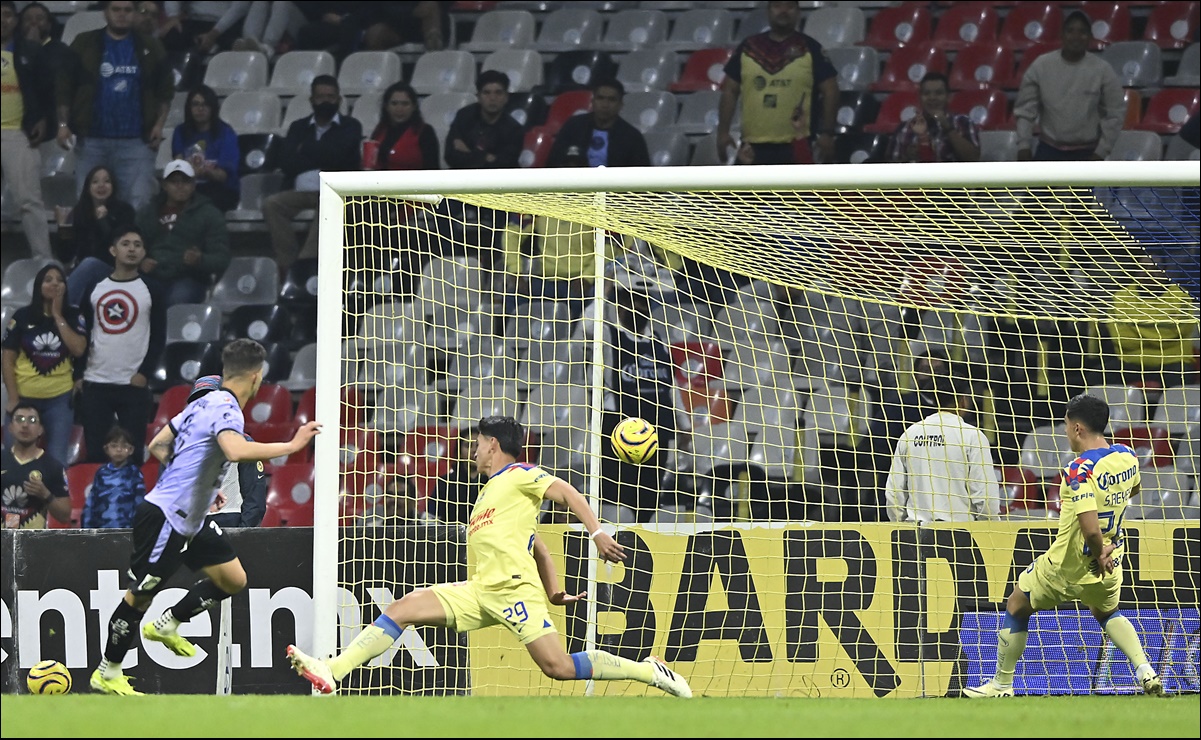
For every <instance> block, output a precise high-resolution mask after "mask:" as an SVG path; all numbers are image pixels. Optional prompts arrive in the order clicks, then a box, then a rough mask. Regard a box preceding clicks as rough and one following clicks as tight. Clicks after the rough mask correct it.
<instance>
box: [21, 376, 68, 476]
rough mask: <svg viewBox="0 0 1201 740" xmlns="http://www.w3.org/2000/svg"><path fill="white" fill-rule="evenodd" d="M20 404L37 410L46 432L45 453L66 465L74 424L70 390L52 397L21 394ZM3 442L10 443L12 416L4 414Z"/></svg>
mask: <svg viewBox="0 0 1201 740" xmlns="http://www.w3.org/2000/svg"><path fill="white" fill-rule="evenodd" d="M21 404H22V405H29V406H32V407H34V408H35V409H37V410H38V415H39V416H40V417H41V419H42V429H43V430H44V431H45V434H46V454H48V455H50V457H53V458H54V459H55V460H57V461H58V462H60V463H62V464H63V467H67V450H68V448H69V447H70V445H71V427H73V426H74V425H75V411H74V409H72V408H71V392H70V391H68V392H66V393H64V394H62V395H61V396H55V397H53V398H29V397H28V396H21ZM4 421H5V422H6V423H5V425H4V443H5V444H6V445H11V444H12V439H11V438H10V437H9V434H8V423H7V422H10V421H12V416H11V415H9V414H5V419H4Z"/></svg>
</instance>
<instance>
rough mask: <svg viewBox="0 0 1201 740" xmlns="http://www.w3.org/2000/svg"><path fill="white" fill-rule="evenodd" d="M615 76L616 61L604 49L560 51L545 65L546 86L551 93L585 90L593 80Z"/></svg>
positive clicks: (558, 93)
mask: <svg viewBox="0 0 1201 740" xmlns="http://www.w3.org/2000/svg"><path fill="white" fill-rule="evenodd" d="M616 76H617V61H616V60H615V59H614V58H613V56H612V55H610V54H609V53H608V52H606V51H598V50H596V49H576V50H573V51H566V52H562V53H560V54H558V55H556V56H555V58H554V59H553V60H552V61H551V62H550V64H548V65H547V68H546V87H547V89H548V90H549V91H550V93H551V94H552V95H560V94H562V93H564V92H567V91H569V90H587V89H588V88H589V86H590V85H591V84H592V81H593V80H603V79H608V78H613V77H616Z"/></svg>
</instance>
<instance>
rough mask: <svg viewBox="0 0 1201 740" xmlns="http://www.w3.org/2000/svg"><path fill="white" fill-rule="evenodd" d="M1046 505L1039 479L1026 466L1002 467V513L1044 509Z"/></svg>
mask: <svg viewBox="0 0 1201 740" xmlns="http://www.w3.org/2000/svg"><path fill="white" fill-rule="evenodd" d="M1045 506H1046V502H1045V501H1044V500H1043V494H1042V490H1041V489H1040V488H1039V486H1038V479H1037V478H1035V476H1034V473H1033V472H1032V471H1030V470H1027V469H1026V468H1019V467H1014V466H1007V467H1003V468H1001V513H1006V512H1020V511H1025V510H1028V509H1042V508H1044V507H1045Z"/></svg>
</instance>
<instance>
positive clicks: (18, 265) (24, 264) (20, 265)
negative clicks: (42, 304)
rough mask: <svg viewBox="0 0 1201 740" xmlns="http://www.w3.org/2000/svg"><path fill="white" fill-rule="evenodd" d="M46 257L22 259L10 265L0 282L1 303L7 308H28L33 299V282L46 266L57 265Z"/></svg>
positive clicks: (5, 269)
mask: <svg viewBox="0 0 1201 740" xmlns="http://www.w3.org/2000/svg"><path fill="white" fill-rule="evenodd" d="M55 262H56V261H55V260H52V259H49V258H46V257H21V258H20V259H15V260H13V261H12V262H10V263H8V267H5V268H4V278H3V279H2V280H0V303H3V304H4V305H5V306H15V307H18V308H19V307H21V306H28V305H29V301H30V300H32V299H33V280H34V278H36V277H37V275H38V272H39V271H40V270H41V269H42V268H43V267H45V266H46V265H49V264H52V263H55Z"/></svg>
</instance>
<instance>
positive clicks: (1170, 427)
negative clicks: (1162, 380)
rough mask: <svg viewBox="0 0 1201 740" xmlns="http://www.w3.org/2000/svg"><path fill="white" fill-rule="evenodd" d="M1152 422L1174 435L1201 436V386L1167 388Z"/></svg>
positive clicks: (1192, 437)
mask: <svg viewBox="0 0 1201 740" xmlns="http://www.w3.org/2000/svg"><path fill="white" fill-rule="evenodd" d="M1151 424H1152V425H1153V426H1156V427H1160V428H1162V429H1165V430H1166V431H1167V432H1168V434H1169V435H1171V436H1173V437H1186V438H1189V439H1198V438H1201V386H1196V385H1186V386H1175V387H1172V388H1165V389H1164V390H1163V395H1162V396H1161V397H1160V399H1159V405H1158V406H1156V407H1155V413H1154V414H1153V415H1152V417H1151ZM1198 472H1201V471H1198Z"/></svg>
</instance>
